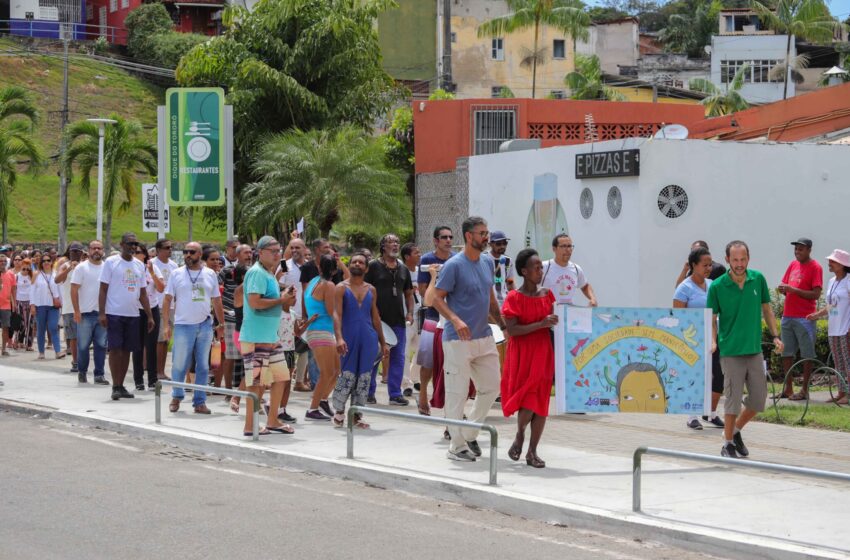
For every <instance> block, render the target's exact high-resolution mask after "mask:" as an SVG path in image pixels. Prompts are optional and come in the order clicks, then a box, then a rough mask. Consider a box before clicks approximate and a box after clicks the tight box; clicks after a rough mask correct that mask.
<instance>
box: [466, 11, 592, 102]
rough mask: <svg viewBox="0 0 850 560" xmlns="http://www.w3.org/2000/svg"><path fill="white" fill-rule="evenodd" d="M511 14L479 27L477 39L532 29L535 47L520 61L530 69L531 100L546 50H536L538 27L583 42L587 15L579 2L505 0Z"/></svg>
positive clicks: (588, 23) (588, 18)
mask: <svg viewBox="0 0 850 560" xmlns="http://www.w3.org/2000/svg"><path fill="white" fill-rule="evenodd" d="M506 1H507V3H508V8H509V9H510V10H511V12H512V13H510V14H508V15H506V16H502V17H498V18H495V19H491V20H489V21H486V22H484V23H482V24H481V25H479V26H478V36H479V37H502V36H504V35H508V34H510V33H513V32H514V31H519V30H522V29H528V28H534V46H533V47H532V50H531V51H530V53H528V55H527V56H525V57H524V58H523V60H522V66H524V67H526V66H529V65H530V66H531V97H532V99H533V98H534V96H535V94H536V92H537V65H538V64H542V63H543V62H544V61H545V54H546V49H545V48H544V49H539V48H538V45H537V43H538V40H539V37H540V26H541V25H546V26H548V27H551V28H554V29H557V30H559V31H561V32H563V33H564V34H566V35H569V36H570V37H572V39H573V53H575V42H576V39H584V40H586V39H587V38H588V36H589V34H588V32H587V28H588V27H589V26H590V16H589V15H587V12H586V11H585V10H584V5H583V4H582V3H581V2H580V1H579V0H506Z"/></svg>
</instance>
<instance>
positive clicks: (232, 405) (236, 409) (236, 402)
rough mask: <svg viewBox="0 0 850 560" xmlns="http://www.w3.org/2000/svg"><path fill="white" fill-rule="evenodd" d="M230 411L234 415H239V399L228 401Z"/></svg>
mask: <svg viewBox="0 0 850 560" xmlns="http://www.w3.org/2000/svg"><path fill="white" fill-rule="evenodd" d="M230 410H231V411H232V412H233V413H234V414H239V399H237V398H235V397H234V398H232V399H230Z"/></svg>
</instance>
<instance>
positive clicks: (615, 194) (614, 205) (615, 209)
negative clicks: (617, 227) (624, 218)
mask: <svg viewBox="0 0 850 560" xmlns="http://www.w3.org/2000/svg"><path fill="white" fill-rule="evenodd" d="M622 210H623V195H622V194H620V189H619V188H617V187H611V189H610V190H609V191H608V213H609V214H610V215H611V217H612V218H616V217H617V216H619V215H620V211H622Z"/></svg>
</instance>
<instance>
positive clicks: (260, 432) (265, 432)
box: [242, 428, 271, 437]
mask: <svg viewBox="0 0 850 560" xmlns="http://www.w3.org/2000/svg"><path fill="white" fill-rule="evenodd" d="M270 433H271V432H270V431H268V430H267V429H266V428H263V429H262V430H260V431H259V432H258V434H257V435H261V436H267V435H269V434H270ZM242 435H244V436H245V437H251V436H253V435H254V433H253V432H242Z"/></svg>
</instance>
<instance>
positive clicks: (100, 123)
mask: <svg viewBox="0 0 850 560" xmlns="http://www.w3.org/2000/svg"><path fill="white" fill-rule="evenodd" d="M86 120H87V121H88V122H91V123H97V124H98V138H97V237H96V238H95V239H100V240H101V241H102V240H103V135H104V132H105V130H106V125H108V124H115V123H117V122H118V121H116V120H114V119H86Z"/></svg>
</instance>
